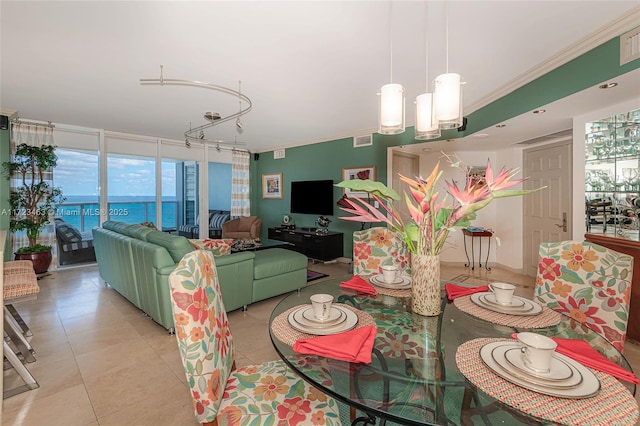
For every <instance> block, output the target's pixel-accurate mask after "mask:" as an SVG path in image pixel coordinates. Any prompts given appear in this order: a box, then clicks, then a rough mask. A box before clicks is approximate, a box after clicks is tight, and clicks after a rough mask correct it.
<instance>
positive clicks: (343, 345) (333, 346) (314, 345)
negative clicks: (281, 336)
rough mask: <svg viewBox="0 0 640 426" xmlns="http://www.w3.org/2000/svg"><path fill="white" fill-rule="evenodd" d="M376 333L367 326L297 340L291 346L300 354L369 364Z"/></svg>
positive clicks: (373, 328) (371, 327)
mask: <svg viewBox="0 0 640 426" xmlns="http://www.w3.org/2000/svg"><path fill="white" fill-rule="evenodd" d="M377 332H378V331H377V329H376V327H375V326H373V325H369V326H366V327H360V328H356V329H355V330H350V331H345V332H344V333H337V334H330V335H328V336H318V337H311V338H307V339H298V340H297V341H296V343H294V345H293V350H294V351H296V352H298V353H301V354H309V355H320V356H324V357H327V358H333V359H339V360H342V361H349V362H362V363H365V364H370V363H371V351H372V349H373V341H374V340H375V339H376V334H377Z"/></svg>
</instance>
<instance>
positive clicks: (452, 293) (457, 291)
mask: <svg viewBox="0 0 640 426" xmlns="http://www.w3.org/2000/svg"><path fill="white" fill-rule="evenodd" d="M444 289H445V291H446V292H447V298H448V299H449V300H453V299H457V298H458V297H462V296H468V295H470V294H473V293H482V292H485V291H489V286H486V285H482V286H480V287H464V286H461V285H457V284H452V283H446V284H445V285H444Z"/></svg>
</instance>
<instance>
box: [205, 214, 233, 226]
mask: <svg viewBox="0 0 640 426" xmlns="http://www.w3.org/2000/svg"><path fill="white" fill-rule="evenodd" d="M228 220H229V215H228V214H226V213H215V214H214V215H213V216H212V217H211V220H210V221H209V229H222V224H223V223H225V222H226V221H228Z"/></svg>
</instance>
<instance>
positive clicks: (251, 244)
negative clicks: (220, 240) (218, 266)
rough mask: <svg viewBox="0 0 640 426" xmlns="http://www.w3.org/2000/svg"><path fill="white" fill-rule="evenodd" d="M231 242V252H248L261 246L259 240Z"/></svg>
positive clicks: (240, 239)
mask: <svg viewBox="0 0 640 426" xmlns="http://www.w3.org/2000/svg"><path fill="white" fill-rule="evenodd" d="M232 241H233V244H231V249H232V250H233V251H242V250H248V249H252V248H255V247H259V246H260V245H262V242H261V241H260V238H238V239H236V240H232Z"/></svg>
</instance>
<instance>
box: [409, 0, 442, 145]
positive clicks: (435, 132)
mask: <svg viewBox="0 0 640 426" xmlns="http://www.w3.org/2000/svg"><path fill="white" fill-rule="evenodd" d="M428 18H429V14H428V3H427V2H425V4H424V24H425V25H424V28H425V31H424V33H425V35H424V40H425V41H424V43H425V78H426V81H427V84H426V86H427V93H423V94H422V95H418V96H417V97H416V101H415V104H416V124H415V127H414V131H415V139H418V140H428V139H435V138H439V137H440V127H438V120H437V119H436V111H435V108H434V103H433V94H432V93H428V92H429V37H428V34H429V29H428V27H429V19H428Z"/></svg>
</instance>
